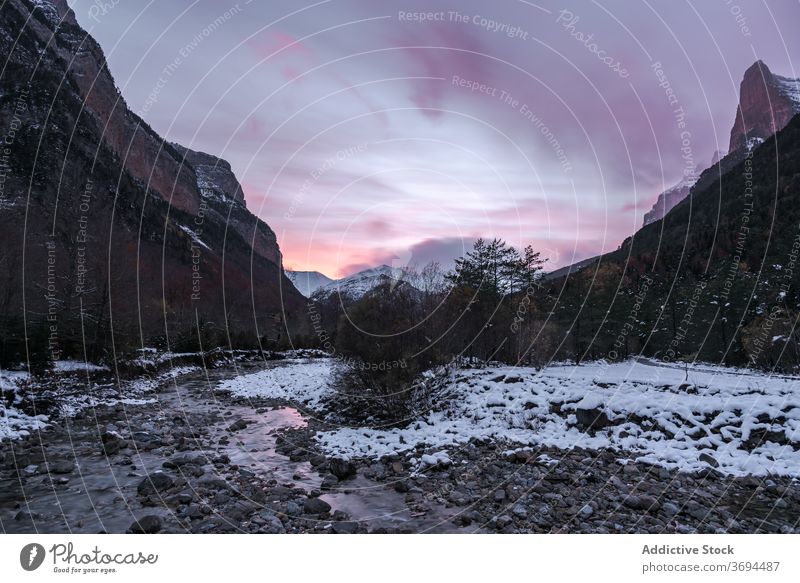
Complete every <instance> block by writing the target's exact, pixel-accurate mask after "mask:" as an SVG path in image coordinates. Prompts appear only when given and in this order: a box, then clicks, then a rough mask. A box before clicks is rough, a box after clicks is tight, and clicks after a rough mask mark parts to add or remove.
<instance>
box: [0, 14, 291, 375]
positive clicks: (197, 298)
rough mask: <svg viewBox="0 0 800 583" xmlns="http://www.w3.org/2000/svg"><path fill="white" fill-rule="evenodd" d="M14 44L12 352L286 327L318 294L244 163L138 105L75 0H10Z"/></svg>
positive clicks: (9, 78)
mask: <svg viewBox="0 0 800 583" xmlns="http://www.w3.org/2000/svg"><path fill="white" fill-rule="evenodd" d="M0 54H3V55H4V67H3V68H2V70H0V209H2V212H0V231H1V232H2V233H3V240H2V242H3V244H2V245H1V246H0V269H2V270H3V272H4V273H6V274H8V275H7V276H6V277H4V278H3V279H2V280H0V337H2V339H3V341H2V344H0V361H3V360H4V361H7V360H9V359H14V358H16V359H18V360H25V359H26V358H27V356H26V351H27V352H31V351H33V352H36V351H40V352H43V353H46V356H47V357H51V358H52V357H60V356H64V355H73V356H77V357H82V356H84V355H86V356H88V357H89V358H92V357H96V356H98V355H101V354H103V353H107V354H111V353H112V352H111V351H112V349H113V350H114V351H118V350H120V349H125V348H126V347H131V346H136V345H141V344H145V345H154V344H156V345H162V346H169V347H171V348H175V347H180V346H183V345H186V346H187V347H188V346H189V345H193V346H197V341H198V340H202V341H203V342H204V344H205V346H206V347H207V346H208V343H219V342H222V343H231V344H249V345H253V344H254V343H257V342H258V341H259V340H264V339H269V340H270V341H274V340H277V339H278V338H279V337H280V338H281V339H285V338H286V332H287V328H288V329H292V326H293V325H294V324H293V323H292V322H286V321H285V320H287V319H288V320H291V319H292V317H293V314H298V315H299V314H300V313H301V312H302V309H303V308H304V306H305V300H304V298H303V297H302V296H301V295H300V294H299V293H298V292H297V290H296V289H295V288H294V286H293V285H292V284H291V283H290V282H289V280H288V279H287V278H286V277H285V275H284V273H283V269H282V265H281V254H280V250H279V248H278V245H277V242H276V238H275V234H274V233H273V232H272V230H271V229H270V228H269V227H268V226H267V225H266V224H265V223H263V222H262V221H260V220H259V219H258V218H257V217H255V216H254V215H252V214H251V213H250V212H249V211H248V210H247V208H246V207H245V205H244V199H243V196H242V191H241V186H240V185H239V183H238V181H237V180H236V177H235V176H234V174H233V172H232V171H231V168H230V165H229V164H228V163H227V162H225V161H223V160H220V159H218V158H216V157H214V156H211V155H208V154H203V153H200V152H194V151H192V150H188V149H184V148H181V147H179V146H175V145H172V144H169V143H167V142H165V141H164V140H163V139H162V138H160V137H159V136H158V135H157V134H156V133H155V132H154V131H153V130H152V129H151V128H150V127H149V126H147V124H146V123H145V122H143V121H142V120H141V119H140V118H138V117H137V116H136V115H135V114H133V113H132V112H130V111H129V110H128V108H127V106H126V104H125V101H124V99H123V98H122V97H121V96H120V94H119V93H118V92H117V89H116V86H115V84H114V80H113V77H112V76H111V74H110V72H109V71H108V68H107V65H106V63H105V58H104V56H103V53H102V50H101V49H100V47H99V45H98V44H97V43H96V42H95V41H94V39H92V37H91V36H89V35H88V34H87V33H86V32H85V31H84V30H83V29H81V28H80V27H79V26H78V24H77V22H76V21H75V18H74V15H73V14H72V12H71V11H70V9H69V7H68V6H67V4H66V1H65V0H53V1H47V0H36V1H31V0H7V1H6V2H4V3H2V4H0ZM26 339H27V341H26ZM26 342H27V346H26ZM84 347H85V352H84Z"/></svg>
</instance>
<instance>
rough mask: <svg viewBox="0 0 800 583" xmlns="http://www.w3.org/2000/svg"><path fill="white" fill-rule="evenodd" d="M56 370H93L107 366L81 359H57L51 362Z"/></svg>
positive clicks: (103, 368)
mask: <svg viewBox="0 0 800 583" xmlns="http://www.w3.org/2000/svg"><path fill="white" fill-rule="evenodd" d="M53 370H55V371H56V372H95V371H100V370H109V369H108V367H107V366H101V365H99V364H92V363H91V362H83V361H82V360H57V361H55V362H54V363H53Z"/></svg>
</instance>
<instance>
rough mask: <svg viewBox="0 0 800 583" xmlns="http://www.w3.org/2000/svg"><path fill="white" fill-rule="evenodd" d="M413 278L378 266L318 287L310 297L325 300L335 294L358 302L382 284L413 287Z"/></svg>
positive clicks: (405, 271)
mask: <svg viewBox="0 0 800 583" xmlns="http://www.w3.org/2000/svg"><path fill="white" fill-rule="evenodd" d="M414 277H415V276H414V274H412V273H411V272H410V271H409V270H407V269H403V268H401V267H390V266H388V265H379V266H378V267H371V268H369V269H364V270H362V271H359V272H358V273H354V274H352V275H348V276H347V277H343V278H341V279H337V280H333V281H331V282H330V283H328V284H326V285H323V286H320V287H319V288H318V289H316V290H315V291H314V292H313V294H312V297H313V298H315V299H325V298H327V297H330V296H332V295H334V294H337V295H341V296H343V297H346V298H348V299H350V300H358V299H360V298H361V297H362V296H363V295H364V294H366V293H367V292H369V291H370V290H372V289H375V288H376V287H378V286H379V285H383V284H389V285H399V284H401V283H402V284H407V285H411V286H412V287H413V286H414Z"/></svg>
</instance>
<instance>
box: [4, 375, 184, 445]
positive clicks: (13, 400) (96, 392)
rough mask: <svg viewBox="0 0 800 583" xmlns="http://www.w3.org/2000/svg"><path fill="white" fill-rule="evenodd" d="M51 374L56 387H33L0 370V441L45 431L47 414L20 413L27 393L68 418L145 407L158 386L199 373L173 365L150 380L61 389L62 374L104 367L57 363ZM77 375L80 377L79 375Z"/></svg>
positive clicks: (20, 377) (26, 377) (22, 377)
mask: <svg viewBox="0 0 800 583" xmlns="http://www.w3.org/2000/svg"><path fill="white" fill-rule="evenodd" d="M53 368H54V372H55V373H56V374H60V375H62V376H59V377H58V378H59V379H60V380H59V382H58V384H57V385H56V386H57V388H56V389H53V388H51V387H50V386H35V385H33V384H32V381H31V378H30V375H29V374H28V373H27V372H20V371H6V370H0V440H3V439H19V438H22V437H25V436H27V435H30V433H31V432H33V431H37V430H40V429H44V428H46V427H47V425H48V424H49V423H50V421H51V420H50V418H49V417H48V416H47V415H36V416H31V415H27V414H25V413H24V412H23V411H21V410H20V406H19V405H20V403H21V401H22V399H23V396H24V394H25V393H26V392H30V391H31V390H35V392H36V395H37V397H39V398H44V399H45V400H53V401H55V402H57V404H58V405H57V406H58V415H61V416H65V417H69V416H73V415H75V414H76V413H78V412H80V411H83V410H85V409H91V408H93V407H100V406H111V405H117V404H122V405H130V406H134V405H146V404H148V403H153V402H155V399H154V398H153V392H154V391H155V390H156V389H157V388H158V387H159V385H161V384H163V383H165V382H167V381H169V380H171V379H175V378H177V377H179V376H182V375H185V374H188V373H191V372H195V371H197V370H199V367H196V366H176V367H173V368H171V369H168V370H166V371H164V372H162V373H159V374H157V375H154V376H152V377H142V378H138V379H134V380H130V381H122V382H121V383H116V382H107V383H103V384H98V383H96V382H94V381H90V384H89V385H88V386H87V384H86V382H85V381H81V382H77V383H68V386H62V381H63V380H64V378H65V377H64V376H63V375H70V373H76V372H85V371H87V370H88V371H90V372H91V371H104V370H108V369H107V368H106V367H102V366H97V365H92V364H88V365H87V364H86V363H84V362H80V361H65V360H62V361H57V362H56V363H54V367H53ZM79 376H80V375H79Z"/></svg>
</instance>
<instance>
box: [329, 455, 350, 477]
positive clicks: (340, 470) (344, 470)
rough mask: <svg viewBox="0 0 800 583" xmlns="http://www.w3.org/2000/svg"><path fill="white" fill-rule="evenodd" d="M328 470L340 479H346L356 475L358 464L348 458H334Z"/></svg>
mask: <svg viewBox="0 0 800 583" xmlns="http://www.w3.org/2000/svg"><path fill="white" fill-rule="evenodd" d="M328 471H330V473H332V474H333V475H334V476H336V477H337V478H339V479H340V480H346V479H347V478H352V477H353V476H355V475H356V465H355V464H354V463H353V462H351V461H348V460H343V459H332V460H331V461H330V463H329V464H328Z"/></svg>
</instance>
